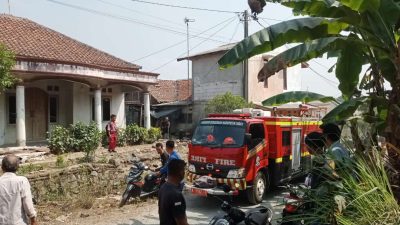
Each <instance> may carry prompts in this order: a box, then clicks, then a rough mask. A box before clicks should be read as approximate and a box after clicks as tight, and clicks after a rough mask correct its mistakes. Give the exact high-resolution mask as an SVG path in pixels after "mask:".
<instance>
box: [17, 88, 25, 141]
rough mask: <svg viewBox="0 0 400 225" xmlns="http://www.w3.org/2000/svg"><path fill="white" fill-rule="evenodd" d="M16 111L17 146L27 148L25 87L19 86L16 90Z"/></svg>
mask: <svg viewBox="0 0 400 225" xmlns="http://www.w3.org/2000/svg"><path fill="white" fill-rule="evenodd" d="M16 111H17V121H16V130H17V145H18V146H26V129H25V87H24V86H22V85H18V86H17V88H16Z"/></svg>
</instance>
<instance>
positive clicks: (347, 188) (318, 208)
mask: <svg viewBox="0 0 400 225" xmlns="http://www.w3.org/2000/svg"><path fill="white" fill-rule="evenodd" d="M317 171H318V172H319V174H320V175H321V176H323V177H324V178H325V179H326V180H325V181H323V182H322V184H320V185H319V186H318V187H317V188H316V189H312V190H303V191H304V192H305V193H306V196H307V199H308V201H309V202H310V203H312V204H314V205H313V207H312V208H311V209H309V210H307V212H306V213H304V214H302V215H297V216H294V217H290V218H288V220H290V221H301V220H303V221H304V222H305V224H312V223H315V222H317V224H332V225H336V224H340V225H369V224H399V223H400V205H398V204H397V201H396V199H395V197H394V195H393V192H392V186H391V185H390V182H389V178H388V175H387V172H386V168H385V159H384V158H383V157H382V153H381V152H379V151H377V150H372V151H371V152H370V154H369V155H363V156H358V157H357V158H355V162H354V164H353V169H346V170H339V171H336V172H337V176H336V177H335V176H333V175H332V171H331V170H328V169H318V170H317Z"/></svg>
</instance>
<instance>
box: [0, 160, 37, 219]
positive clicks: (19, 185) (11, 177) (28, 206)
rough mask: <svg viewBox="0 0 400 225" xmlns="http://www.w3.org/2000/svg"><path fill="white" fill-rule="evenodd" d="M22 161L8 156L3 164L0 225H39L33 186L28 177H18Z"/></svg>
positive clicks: (0, 182) (0, 185)
mask: <svg viewBox="0 0 400 225" xmlns="http://www.w3.org/2000/svg"><path fill="white" fill-rule="evenodd" d="M19 163H20V159H19V158H18V157H17V156H15V155H13V154H9V155H6V156H5V157H4V158H3V160H2V162H1V169H2V170H3V172H4V174H3V175H2V176H1V177H0V225H38V223H37V221H36V211H35V208H34V206H33V201H32V193H31V186H30V184H29V181H28V179H27V178H26V177H23V176H17V175H16V174H15V173H16V172H17V170H18V167H19Z"/></svg>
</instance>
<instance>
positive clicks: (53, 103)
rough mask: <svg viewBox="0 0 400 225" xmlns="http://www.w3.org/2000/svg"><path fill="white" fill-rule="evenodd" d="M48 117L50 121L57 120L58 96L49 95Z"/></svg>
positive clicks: (55, 121) (54, 121)
mask: <svg viewBox="0 0 400 225" xmlns="http://www.w3.org/2000/svg"><path fill="white" fill-rule="evenodd" d="M49 118H50V123H57V122H58V97H57V96H50V97H49Z"/></svg>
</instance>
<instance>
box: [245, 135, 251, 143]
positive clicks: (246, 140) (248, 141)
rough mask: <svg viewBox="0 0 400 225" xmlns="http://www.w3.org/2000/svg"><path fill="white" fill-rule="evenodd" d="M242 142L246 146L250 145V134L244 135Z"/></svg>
mask: <svg viewBox="0 0 400 225" xmlns="http://www.w3.org/2000/svg"><path fill="white" fill-rule="evenodd" d="M244 141H245V143H246V144H251V134H250V133H245V134H244Z"/></svg>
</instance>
